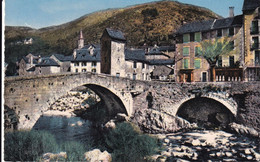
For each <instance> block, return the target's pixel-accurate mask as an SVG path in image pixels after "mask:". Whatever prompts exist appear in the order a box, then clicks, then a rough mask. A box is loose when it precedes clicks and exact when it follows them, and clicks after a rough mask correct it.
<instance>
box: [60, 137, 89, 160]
mask: <svg viewBox="0 0 260 162" xmlns="http://www.w3.org/2000/svg"><path fill="white" fill-rule="evenodd" d="M61 150H62V151H64V152H66V153H67V159H66V161H83V160H84V153H85V152H86V150H87V148H85V145H83V144H82V143H79V142H75V141H69V142H65V143H64V144H62V146H61Z"/></svg>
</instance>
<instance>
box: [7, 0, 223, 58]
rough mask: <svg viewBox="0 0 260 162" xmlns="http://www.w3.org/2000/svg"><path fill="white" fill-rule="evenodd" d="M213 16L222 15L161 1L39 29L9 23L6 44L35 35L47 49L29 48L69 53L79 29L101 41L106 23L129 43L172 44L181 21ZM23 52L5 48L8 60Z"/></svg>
mask: <svg viewBox="0 0 260 162" xmlns="http://www.w3.org/2000/svg"><path fill="white" fill-rule="evenodd" d="M213 18H219V16H218V15H216V14H215V13H213V12H212V11H210V10H208V9H205V8H201V7H198V6H193V5H188V4H183V3H179V2H174V1H159V2H152V3H146V4H140V5H135V6H130V7H127V8H121V9H110V10H104V11H100V12H94V13H92V14H88V15H85V16H82V17H80V18H78V19H76V20H74V21H71V22H68V23H65V24H62V25H58V26H52V27H46V28H42V29H38V30H37V29H32V28H28V27H6V30H5V39H6V43H5V45H6V47H7V48H8V47H9V44H10V42H14V41H17V40H22V39H23V38H28V37H33V38H36V39H37V40H39V41H40V43H38V45H37V46H39V45H41V44H43V45H44V46H45V47H46V48H48V49H42V48H41V50H37V48H34V50H30V49H29V51H27V52H36V53H38V54H42V55H47V54H50V53H52V52H56V53H62V54H66V55H69V54H71V53H72V50H73V49H74V48H75V47H76V46H77V39H78V36H79V31H80V29H82V30H83V35H84V38H85V43H86V44H87V43H99V40H100V37H101V34H102V32H103V31H104V29H105V28H107V27H110V28H115V29H120V30H122V31H123V32H124V33H125V36H126V38H127V45H128V46H142V45H143V44H144V43H146V44H148V45H153V44H155V43H156V44H159V45H162V44H172V38H171V37H172V34H173V32H174V31H175V30H176V29H177V28H178V27H179V26H181V24H182V22H191V21H195V20H196V21H197V20H205V19H213ZM32 46H33V45H32ZM12 48H13V47H12ZM42 50H43V51H42ZM25 51H26V50H25ZM23 55H26V53H19V54H18V55H17V54H15V55H14V53H12V49H8V50H7V51H6V52H5V56H6V59H7V62H10V61H11V60H12V61H13V60H17V59H18V60H19V59H20V58H21V57H22V56H23Z"/></svg>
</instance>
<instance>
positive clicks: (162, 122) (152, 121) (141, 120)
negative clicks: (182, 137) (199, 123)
mask: <svg viewBox="0 0 260 162" xmlns="http://www.w3.org/2000/svg"><path fill="white" fill-rule="evenodd" d="M132 120H133V121H134V122H135V123H136V124H137V125H138V126H139V127H140V128H141V129H142V130H143V131H144V132H147V133H172V132H177V131H179V130H181V129H185V128H194V127H196V126H195V125H194V124H190V123H189V122H188V121H187V120H185V119H182V118H180V117H177V116H172V115H169V114H166V113H163V112H159V111H156V110H152V109H144V110H138V111H137V112H135V114H134V118H133V119H132Z"/></svg>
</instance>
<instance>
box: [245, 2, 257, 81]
mask: <svg viewBox="0 0 260 162" xmlns="http://www.w3.org/2000/svg"><path fill="white" fill-rule="evenodd" d="M259 8H260V0H245V1H244V4H243V9H242V11H243V27H244V51H245V53H244V58H243V59H244V69H245V79H244V80H245V81H254V80H260V42H259V36H260V9H259Z"/></svg>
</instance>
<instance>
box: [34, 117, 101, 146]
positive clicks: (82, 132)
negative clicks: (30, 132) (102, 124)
mask: <svg viewBox="0 0 260 162" xmlns="http://www.w3.org/2000/svg"><path fill="white" fill-rule="evenodd" d="M54 114H55V113H54ZM33 129H35V130H44V131H47V132H49V133H51V134H53V135H54V136H55V138H56V140H57V142H58V143H62V142H65V141H77V142H83V143H88V142H91V141H93V140H94V139H93V137H95V136H96V134H97V130H96V129H95V128H94V127H93V126H92V122H91V121H89V120H84V119H82V118H80V117H76V116H68V115H67V114H66V113H60V114H59V115H50V114H48V115H43V116H41V117H40V118H39V119H38V121H37V122H36V124H35V125H34V127H33Z"/></svg>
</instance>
